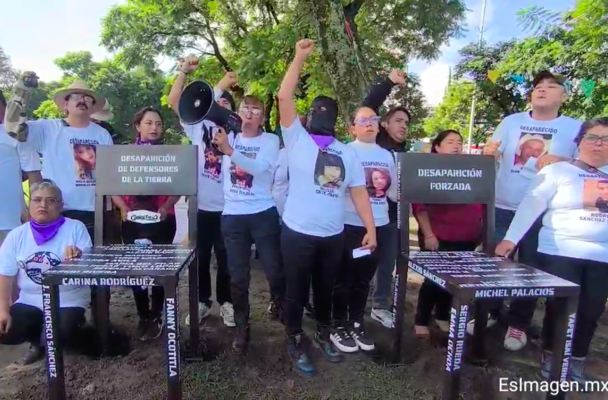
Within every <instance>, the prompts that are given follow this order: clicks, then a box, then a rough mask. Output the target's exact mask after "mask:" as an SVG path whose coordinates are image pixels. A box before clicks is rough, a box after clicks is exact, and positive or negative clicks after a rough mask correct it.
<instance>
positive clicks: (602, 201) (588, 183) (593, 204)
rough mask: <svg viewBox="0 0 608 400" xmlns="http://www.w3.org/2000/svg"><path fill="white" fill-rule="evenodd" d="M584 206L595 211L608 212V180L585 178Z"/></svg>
mask: <svg viewBox="0 0 608 400" xmlns="http://www.w3.org/2000/svg"><path fill="white" fill-rule="evenodd" d="M583 207H584V208H585V209H586V210H590V211H594V212H600V213H608V180H605V179H585V184H584V186H583Z"/></svg>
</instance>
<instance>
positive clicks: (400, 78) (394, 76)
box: [388, 69, 407, 86]
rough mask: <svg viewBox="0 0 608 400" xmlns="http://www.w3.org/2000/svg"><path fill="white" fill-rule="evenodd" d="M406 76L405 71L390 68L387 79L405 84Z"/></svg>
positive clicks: (401, 84) (397, 83)
mask: <svg viewBox="0 0 608 400" xmlns="http://www.w3.org/2000/svg"><path fill="white" fill-rule="evenodd" d="M406 78H407V77H406V76H405V73H403V71H400V70H398V69H393V70H391V73H390V74H389V76H388V79H390V80H391V81H392V82H393V83H394V84H395V85H399V86H403V85H405V80H406Z"/></svg>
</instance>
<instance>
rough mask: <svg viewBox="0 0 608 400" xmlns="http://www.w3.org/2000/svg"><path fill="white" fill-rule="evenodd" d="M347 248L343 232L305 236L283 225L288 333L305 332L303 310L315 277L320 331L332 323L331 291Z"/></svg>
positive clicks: (315, 305) (282, 239) (314, 296)
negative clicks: (343, 253)
mask: <svg viewBox="0 0 608 400" xmlns="http://www.w3.org/2000/svg"><path fill="white" fill-rule="evenodd" d="M343 249H344V232H342V233H340V234H339V235H335V236H329V237H317V236H310V235H305V234H303V233H299V232H296V231H293V230H291V229H289V228H288V227H287V225H285V224H283V227H282V230H281V251H282V253H283V262H284V265H285V280H286V284H287V290H286V293H285V324H286V327H287V335H289V336H295V335H298V334H300V333H302V332H303V331H302V313H303V312H304V306H305V305H306V303H308V292H309V289H310V284H311V280H312V291H313V307H314V309H315V318H316V320H317V328H318V329H319V330H323V329H327V328H329V327H330V326H331V306H332V303H331V302H332V291H333V286H334V281H335V279H336V274H337V273H338V270H339V268H340V262H341V260H342V252H343Z"/></svg>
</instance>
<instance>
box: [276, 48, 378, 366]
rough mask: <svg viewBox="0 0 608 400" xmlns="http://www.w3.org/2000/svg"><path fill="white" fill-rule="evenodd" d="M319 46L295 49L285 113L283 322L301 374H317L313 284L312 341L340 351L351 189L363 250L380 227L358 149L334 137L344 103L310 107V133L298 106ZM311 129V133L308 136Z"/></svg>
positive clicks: (333, 358)
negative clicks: (337, 302) (302, 80)
mask: <svg viewBox="0 0 608 400" xmlns="http://www.w3.org/2000/svg"><path fill="white" fill-rule="evenodd" d="M313 48H314V42H313V41H312V40H308V39H304V40H301V41H299V42H298V44H297V45H296V56H295V58H294V60H293V62H292V64H291V65H290V67H289V69H288V71H287V74H286V75H285V77H284V78H283V83H282V84H281V89H280V91H279V110H280V113H281V129H282V133H283V141H284V142H285V148H286V149H287V164H288V165H287V168H288V172H289V188H288V190H289V195H288V196H287V200H286V202H285V209H284V211H283V225H282V232H281V250H282V253H283V262H284V268H285V279H286V285H287V290H286V296H285V297H286V298H285V324H286V328H287V336H288V343H287V352H288V354H289V357H290V358H291V360H292V361H293V362H294V365H295V368H296V370H297V371H298V372H299V373H301V374H303V375H305V376H312V375H314V374H315V373H316V370H315V367H314V365H313V363H312V359H311V357H310V354H308V352H307V351H306V349H307V346H306V344H305V336H304V332H303V330H302V312H303V309H304V306H305V305H306V303H307V300H308V292H309V287H310V283H311V281H312V287H313V294H314V298H313V303H314V308H315V316H316V320H317V331H316V333H315V335H314V343H315V345H316V347H318V348H319V349H320V350H321V352H322V353H323V356H324V357H325V358H326V359H327V360H329V361H330V362H340V361H341V356H340V353H339V352H338V351H337V350H336V349H335V348H334V346H333V345H332V343H331V341H330V333H331V332H330V329H331V328H330V327H331V306H332V289H333V283H334V281H335V278H336V273H337V271H338V268H339V266H340V262H341V257H342V251H343V247H344V232H343V231H344V213H345V196H346V191H347V189H348V191H349V193H350V196H351V198H352V200H353V203H354V205H355V208H356V211H357V213H358V215H359V217H360V218H361V220H362V221H363V224H364V226H365V229H366V232H367V233H366V234H365V236H364V238H363V240H362V243H361V247H363V248H364V250H363V251H372V250H373V249H375V247H376V227H375V225H374V217H373V214H372V209H371V205H370V201H369V196H368V193H367V189H366V188H365V173H364V171H363V167H362V166H361V163H360V162H359V160H358V158H357V156H356V153H355V152H354V150H353V149H352V148H350V147H348V146H346V145H345V144H343V143H341V142H339V141H338V140H335V134H336V131H335V125H336V120H337V118H338V105H337V103H336V101H335V100H333V99H331V98H329V97H325V96H319V97H317V98H316V99H315V100H314V101H313V104H312V107H311V109H310V112H309V114H308V118H307V126H306V128H304V127H303V126H302V124H301V122H300V120H299V119H298V115H297V112H296V106H295V103H294V101H293V96H294V92H295V90H296V87H297V84H298V80H299V76H300V72H301V71H302V67H303V65H304V62H305V60H306V58H307V56H308V55H310V54H311V53H312V50H313ZM309 132H310V133H309Z"/></svg>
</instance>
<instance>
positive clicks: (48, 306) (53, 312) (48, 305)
mask: <svg viewBox="0 0 608 400" xmlns="http://www.w3.org/2000/svg"><path fill="white" fill-rule="evenodd" d="M42 299H43V300H42V304H43V308H44V313H43V314H44V338H45V342H46V375H47V377H48V385H49V398H50V400H65V398H66V396H65V381H64V379H65V378H64V374H63V351H62V349H61V345H62V343H61V341H60V340H59V286H57V285H50V286H47V285H42Z"/></svg>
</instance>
